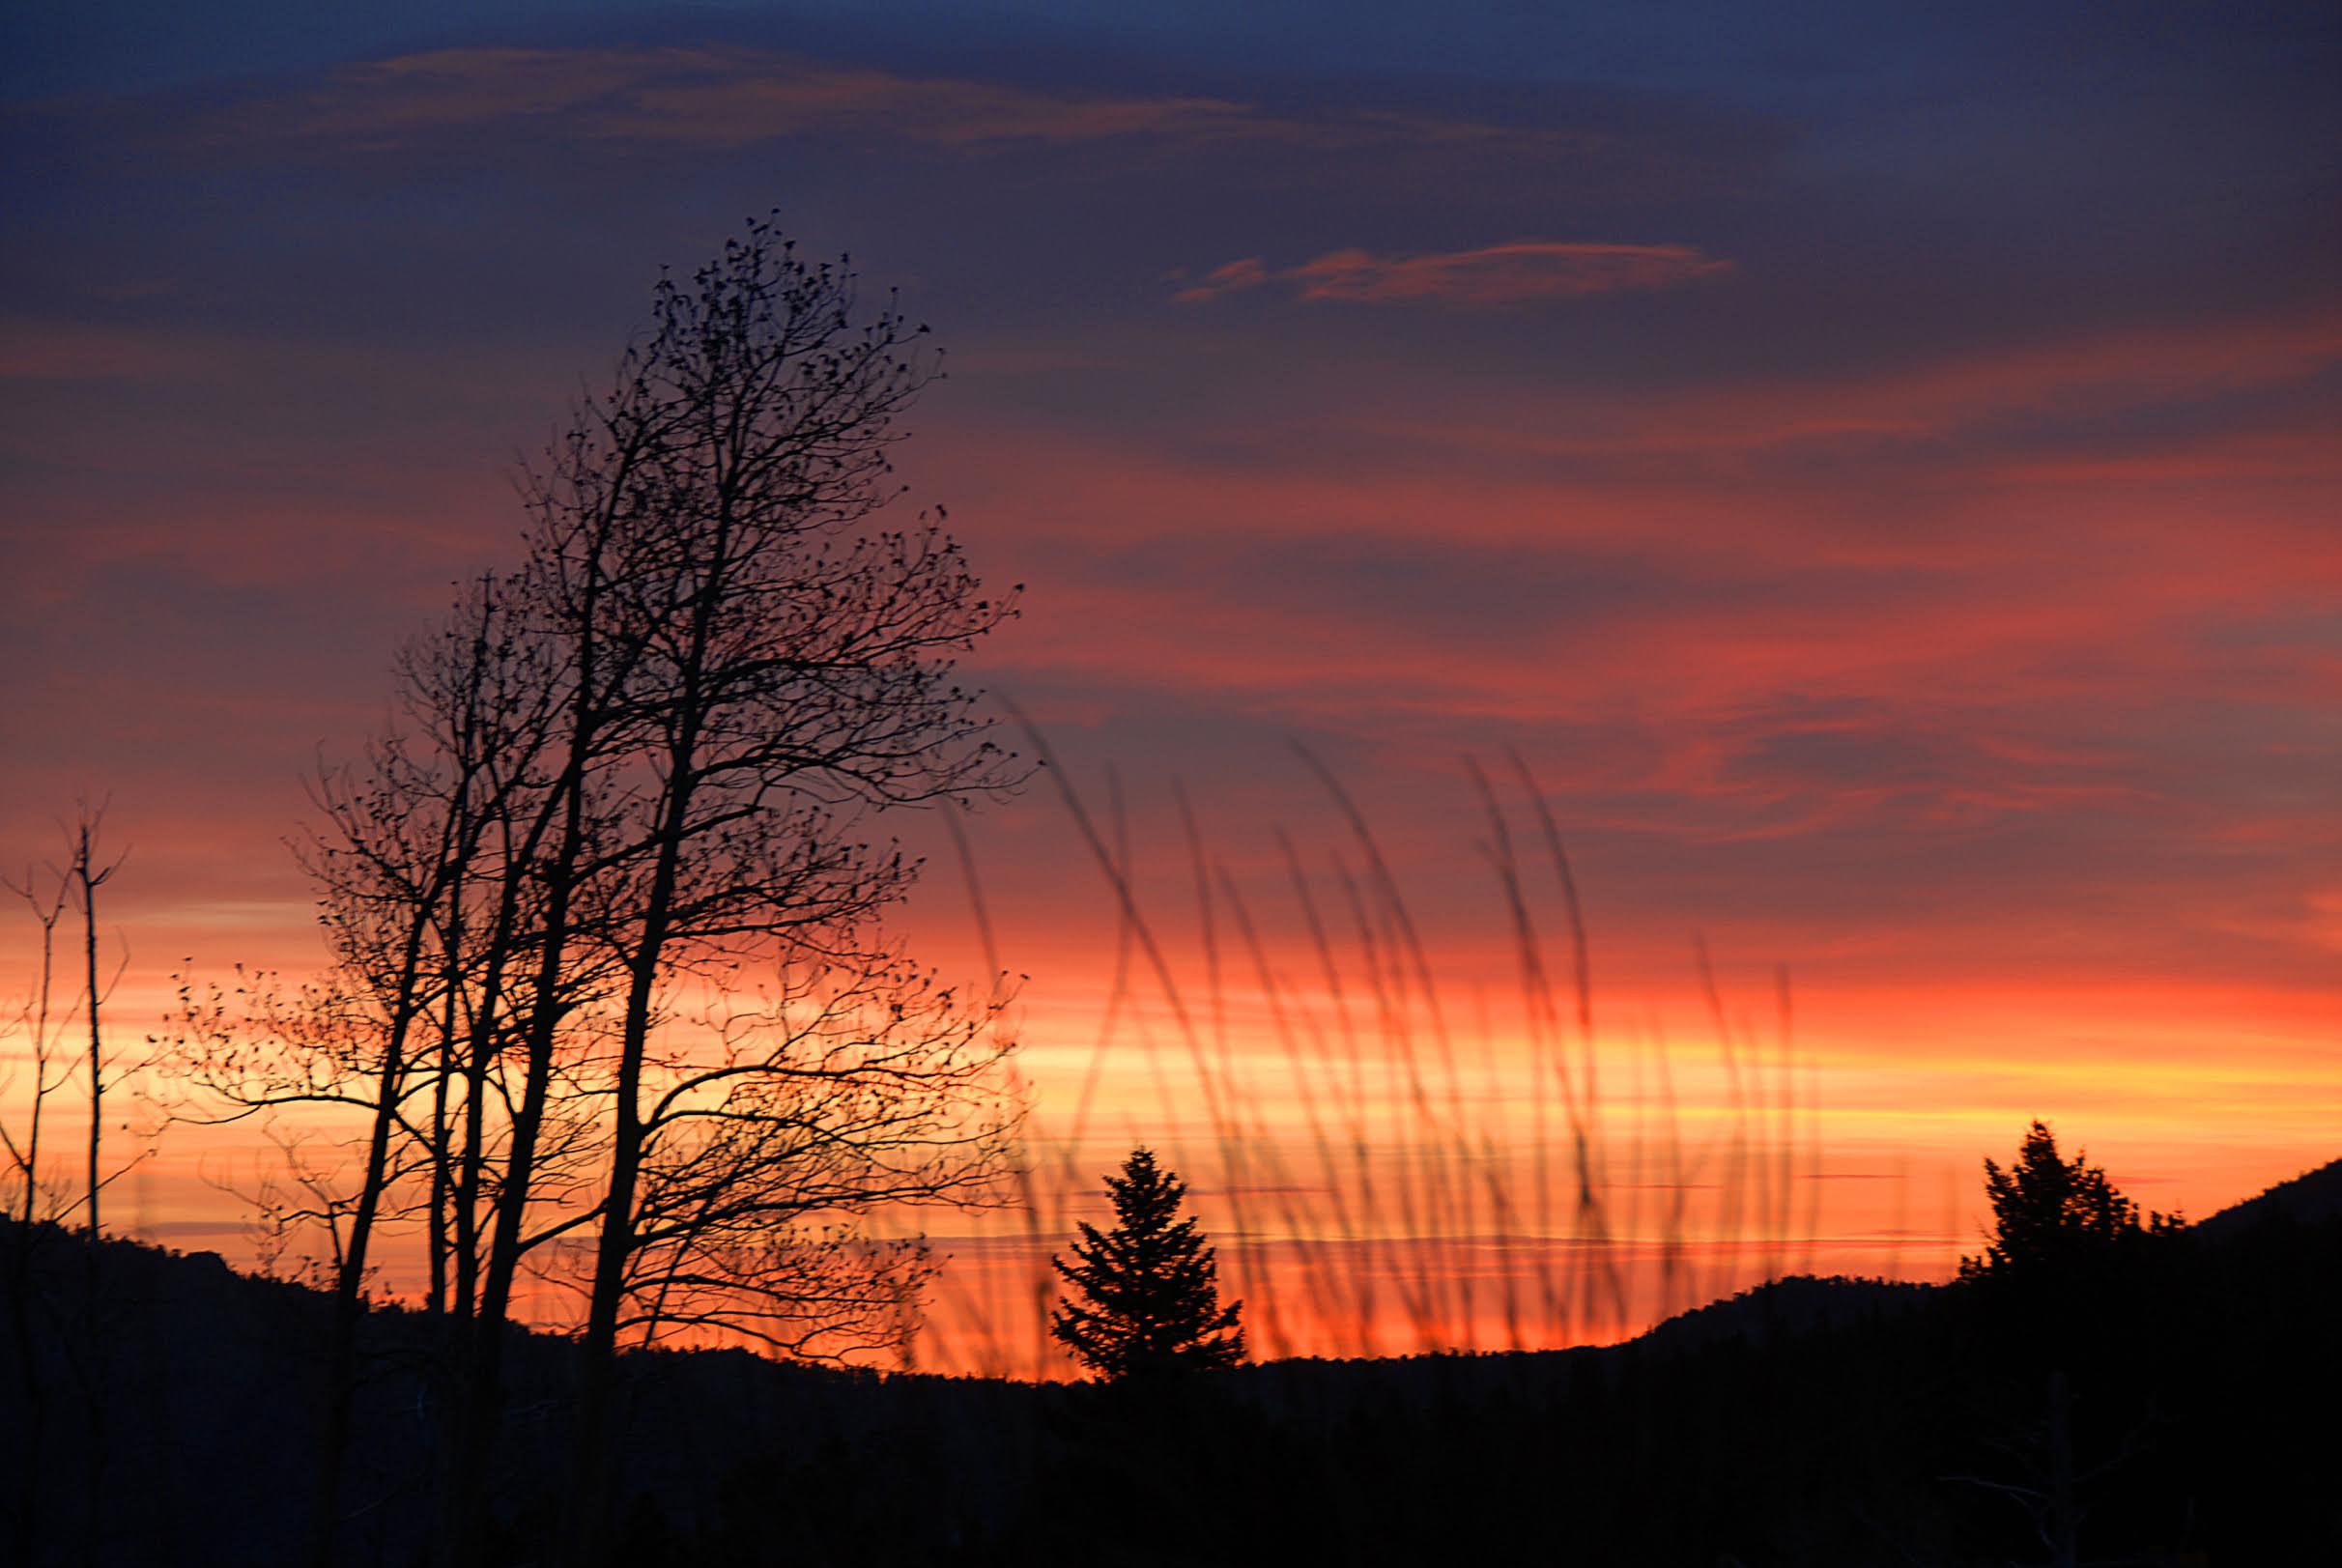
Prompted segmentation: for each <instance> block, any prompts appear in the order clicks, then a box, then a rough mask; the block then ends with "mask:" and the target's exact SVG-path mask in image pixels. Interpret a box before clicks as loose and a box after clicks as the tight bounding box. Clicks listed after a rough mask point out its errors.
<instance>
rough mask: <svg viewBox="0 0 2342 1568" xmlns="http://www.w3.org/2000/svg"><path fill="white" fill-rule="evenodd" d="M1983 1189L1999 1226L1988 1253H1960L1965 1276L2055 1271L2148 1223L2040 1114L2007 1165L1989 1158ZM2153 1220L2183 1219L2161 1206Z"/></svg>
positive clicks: (2165, 1223)
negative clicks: (2067, 1148)
mask: <svg viewBox="0 0 2342 1568" xmlns="http://www.w3.org/2000/svg"><path fill="white" fill-rule="evenodd" d="M1985 1196H1986V1197H1988V1198H1989V1199H1990V1200H1991V1203H1992V1218H1993V1222H1994V1234H1993V1236H1992V1238H1991V1240H1989V1241H1987V1242H1986V1243H1985V1255H1984V1256H1983V1257H1981V1258H1962V1259H1960V1261H1959V1272H1960V1277H1961V1278H1962V1279H1975V1278H1978V1277H1980V1276H1983V1275H1985V1274H2001V1275H2009V1274H2016V1273H2026V1272H2031V1273H2042V1272H2054V1271H2056V1270H2058V1269H2063V1268H2066V1267H2068V1266H2070V1265H2071V1264H2073V1263H2075V1262H2077V1261H2079V1260H2082V1259H2086V1258H2089V1257H2091V1256H2093V1255H2098V1254H2102V1253H2103V1251H2104V1250H2105V1249H2106V1248H2108V1247H2111V1246H2114V1245H2118V1244H2120V1243H2121V1242H2123V1241H2124V1240H2127V1239H2128V1238H2130V1237H2132V1236H2135V1235H2137V1234H2139V1233H2140V1231H2141V1230H2142V1226H2141V1225H2140V1223H2139V1206H2138V1205H2137V1204H2135V1203H2133V1202H2132V1201H2131V1200H2130V1199H2128V1198H2127V1197H2125V1196H2123V1194H2122V1193H2121V1192H2119V1191H2117V1190H2116V1189H2115V1185H2114V1183H2112V1182H2110V1181H2108V1180H2107V1179H2106V1173H2105V1172H2104V1171H2102V1170H2100V1169H2099V1167H2098V1166H2096V1165H2093V1164H2091V1163H2089V1161H2088V1159H2087V1158H2086V1157H2085V1154H2076V1155H2074V1156H2073V1157H2072V1158H2071V1159H2067V1158H2065V1157H2064V1156H2063V1155H2060V1154H2059V1153H2058V1152H2057V1138H2056V1136H2055V1135H2054V1134H2052V1133H2051V1132H2050V1130H2049V1128H2048V1127H2047V1126H2044V1125H2043V1124H2042V1123H2040V1122H2036V1123H2034V1124H2033V1126H2031V1127H2030V1128H2028V1129H2027V1130H2026V1133H2025V1139H2024V1143H2023V1144H2022V1145H2021V1146H2020V1147H2019V1148H2018V1150H2017V1156H2016V1159H2015V1162H2014V1164H2012V1165H2011V1166H2010V1167H2009V1168H2008V1169H2007V1170H2005V1171H2004V1170H2003V1169H2001V1167H2000V1166H1999V1165H1998V1164H1997V1163H1995V1162H1994V1161H1992V1160H1989V1159H1987V1160H1985ZM2152 1221H2153V1223H2152V1225H2151V1226H2149V1227H2145V1228H2147V1229H2151V1230H2153V1231H2158V1232H2159V1231H2162V1230H2166V1229H2169V1228H2172V1227H2173V1226H2175V1225H2176V1224H2177V1223H2178V1222H2177V1221H2176V1220H2175V1219H2172V1218H2169V1217H2167V1216H2165V1215H2162V1214H2156V1215H2153V1216H2152Z"/></svg>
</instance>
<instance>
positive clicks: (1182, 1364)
mask: <svg viewBox="0 0 2342 1568" xmlns="http://www.w3.org/2000/svg"><path fill="white" fill-rule="evenodd" d="M1106 1191H1107V1193H1108V1194H1109V1195H1110V1196H1111V1197H1112V1199H1113V1201H1114V1219H1115V1224H1114V1228H1113V1229H1112V1230H1110V1231H1105V1232H1102V1233H1101V1232H1100V1230H1099V1229H1098V1228H1097V1227H1096V1226H1094V1225H1089V1224H1084V1225H1083V1226H1082V1227H1081V1235H1082V1239H1081V1240H1079V1241H1078V1242H1076V1243H1075V1244H1074V1247H1073V1261H1072V1262H1071V1263H1068V1262H1067V1261H1066V1260H1065V1259H1064V1258H1052V1259H1051V1260H1050V1261H1051V1262H1052V1263H1053V1264H1055V1265H1056V1268H1057V1271H1058V1272H1059V1273H1061V1274H1063V1275H1064V1276H1065V1278H1066V1281H1067V1283H1069V1284H1070V1285H1071V1286H1072V1287H1073V1288H1074V1290H1075V1291H1076V1292H1077V1293H1078V1294H1079V1296H1080V1297H1081V1299H1080V1300H1066V1301H1061V1302H1059V1303H1058V1305H1057V1308H1056V1310H1055V1311H1054V1312H1053V1313H1051V1314H1050V1323H1049V1332H1050V1333H1051V1334H1053V1335H1054V1336H1055V1337H1056V1338H1057V1339H1059V1340H1060V1341H1062V1342H1063V1343H1064V1344H1065V1345H1066V1347H1067V1348H1068V1349H1070V1350H1071V1352H1072V1353H1073V1355H1074V1357H1075V1359H1077V1360H1079V1361H1080V1362H1081V1363H1082V1365H1084V1366H1086V1367H1088V1368H1089V1369H1090V1370H1091V1371H1092V1372H1094V1373H1096V1374H1097V1375H1098V1376H1099V1377H1100V1378H1101V1379H1103V1380H1104V1381H1106V1382H1108V1383H1124V1382H1128V1381H1133V1380H1142V1379H1145V1380H1152V1379H1157V1378H1160V1377H1162V1376H1163V1375H1165V1374H1168V1373H1172V1372H1177V1371H1182V1370H1205V1369H1210V1368H1214V1367H1228V1366H1234V1365H1236V1364H1237V1363H1238V1362H1239V1361H1242V1359H1243V1358H1244V1330H1243V1326H1242V1324H1241V1323H1240V1322H1239V1321H1238V1313H1239V1310H1240V1308H1241V1307H1242V1303H1241V1302H1236V1301H1231V1302H1229V1303H1228V1305H1226V1306H1225V1307H1223V1306H1221V1305H1220V1304H1219V1282H1218V1268H1217V1265H1216V1264H1215V1263H1214V1259H1213V1251H1212V1247H1211V1246H1210V1244H1209V1243H1207V1242H1206V1241H1205V1240H1204V1239H1203V1237H1202V1236H1201V1235H1199V1234H1198V1233H1197V1231H1196V1229H1195V1221H1194V1220H1193V1219H1182V1218H1180V1217H1179V1207H1180V1201H1181V1199H1183V1198H1184V1197H1185V1196H1186V1192H1187V1187H1186V1183H1183V1182H1182V1181H1180V1179H1179V1178H1178V1177H1177V1176H1175V1175H1174V1174H1172V1173H1171V1172H1169V1171H1166V1170H1162V1169H1159V1168H1158V1167H1157V1165H1156V1163H1155V1155H1154V1152H1153V1151H1151V1150H1147V1149H1134V1150H1132V1151H1131V1153H1130V1157H1129V1158H1128V1160H1126V1161H1124V1162H1123V1168H1122V1174H1121V1175H1120V1176H1109V1177H1107V1178H1106Z"/></svg>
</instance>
